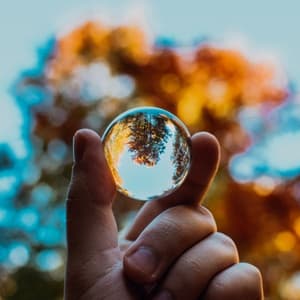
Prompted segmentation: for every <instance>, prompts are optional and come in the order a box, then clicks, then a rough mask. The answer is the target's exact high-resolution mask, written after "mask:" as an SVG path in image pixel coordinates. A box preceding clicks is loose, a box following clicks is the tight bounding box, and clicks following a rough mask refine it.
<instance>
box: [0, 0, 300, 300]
mask: <svg viewBox="0 0 300 300" xmlns="http://www.w3.org/2000/svg"><path fill="white" fill-rule="evenodd" d="M278 2H279V1H278ZM299 9H300V4H299V2H298V1H296V0H295V1H291V0H287V1H280V3H274V1H258V0H253V1H251V2H250V1H249V2H242V1H234V0H228V1H223V2H221V1H216V0H213V1H209V2H207V1H196V0H195V1H178V2H175V1H171V0H165V1H158V0H152V1H136V2H133V1H125V0H123V1H113V0H110V1H103V0H102V1H92V0H89V1H79V0H66V1H58V0H53V1H37V0H27V1H16V0H11V1H2V2H1V9H0V20H1V21H0V22H1V26H0V33H1V47H0V54H1V55H0V122H1V123H0V124H1V126H0V299H1V300H4V299H22V300H27V299H28V300H29V299H30V300H34V299H45V300H47V299H49V300H50V299H51V300H52V299H54V300H58V299H62V297H63V296H62V294H63V276H64V262H65V206H64V203H65V195H66V188H67V184H68V180H69V176H70V170H71V163H72V149H71V144H72V136H73V134H74V132H75V131H76V130H77V129H79V128H82V127H88V128H92V129H94V130H96V131H97V132H99V134H102V133H103V131H104V129H105V127H106V126H107V125H108V123H109V122H110V121H111V120H112V119H113V118H114V117H115V116H116V115H118V114H119V113H120V112H122V111H124V110H126V109H128V108H132V107H136V106H141V105H153V106H158V107H161V108H164V109H167V110H169V111H171V112H173V113H174V114H176V115H178V116H179V117H180V118H181V119H182V120H183V121H184V122H185V123H186V125H187V126H188V127H189V129H190V131H191V132H192V133H194V132H196V131H199V130H207V131H210V132H212V133H213V134H215V135H216V136H217V137H218V139H219V141H220V143H221V147H222V161H221V166H220V170H219V172H218V175H217V178H216V180H215V182H214V184H213V186H212V189H211V190H210V192H209V194H208V195H207V197H206V199H205V205H206V206H208V207H209V208H210V209H211V210H212V211H213V213H214V215H215V217H216V220H217V223H218V226H219V230H220V231H223V232H225V233H226V234H228V235H230V236H231V237H232V238H233V239H234V240H235V241H236V243H237V245H238V248H239V251H240V253H241V259H242V260H245V261H249V262H251V263H253V264H255V265H256V266H258V267H259V268H260V269H261V271H262V273H263V277H264V285H265V292H266V299H272V300H273V299H275V300H276V299H282V300H296V299H300V243H299V239H300V180H299V179H300V96H299V86H300V63H299V57H298V56H299V53H300V39H299V32H298V29H299V28H300V20H299V17H298V12H299ZM139 206H140V203H139V202H138V201H133V200H130V199H125V198H124V197H121V196H118V198H117V199H116V202H115V207H114V209H115V213H116V216H117V219H118V224H119V227H120V229H121V228H122V227H123V226H125V225H126V223H127V222H128V220H129V219H130V218H132V216H133V215H134V213H135V212H136V211H137V210H138V208H139Z"/></svg>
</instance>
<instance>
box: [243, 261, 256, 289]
mask: <svg viewBox="0 0 300 300" xmlns="http://www.w3.org/2000/svg"><path fill="white" fill-rule="evenodd" d="M239 265H240V266H241V268H242V269H243V271H244V274H245V276H246V277H247V280H248V281H249V282H252V283H253V285H254V286H255V285H257V286H262V276H261V273H260V270H259V269H258V268H257V267H255V266H253V265H251V264H248V263H240V264H239Z"/></svg>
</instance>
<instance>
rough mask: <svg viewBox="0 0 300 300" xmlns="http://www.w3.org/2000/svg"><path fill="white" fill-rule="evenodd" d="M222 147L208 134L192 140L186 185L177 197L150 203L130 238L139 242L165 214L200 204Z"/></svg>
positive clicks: (129, 235)
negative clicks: (137, 239)
mask: <svg viewBox="0 0 300 300" xmlns="http://www.w3.org/2000/svg"><path fill="white" fill-rule="evenodd" d="M219 161H220V146H219V142H218V141H217V139H216V138H215V137H214V136H213V135H211V134H210V133H207V132H201V133H196V134H195V135H193V137H192V165H191V169H190V172H189V174H188V176H187V178H186V180H185V182H184V183H183V185H182V186H181V187H180V188H179V189H178V190H177V191H176V192H174V193H173V194H171V195H169V196H167V197H165V198H162V199H159V200H154V201H149V202H147V203H146V204H145V205H144V206H143V207H142V209H141V210H140V212H139V213H138V215H137V217H136V219H135V221H134V223H133V225H132V226H131V228H130V230H129V232H128V233H127V235H126V239H128V240H135V239H136V238H137V237H138V235H139V234H140V233H141V232H142V231H143V229H144V228H145V227H146V226H147V225H148V224H149V223H150V222H151V221H152V220H153V219H154V218H155V217H156V216H157V215H159V214H160V213H161V212H162V211H164V210H166V209H168V208H169V207H172V206H175V205H179V204H198V203H199V201H200V200H201V199H202V198H203V196H204V194H205V192H206V191H207V189H208V187H209V185H210V183H211V181H212V179H213V177H214V175H215V173H216V171H217V168H218V165H219Z"/></svg>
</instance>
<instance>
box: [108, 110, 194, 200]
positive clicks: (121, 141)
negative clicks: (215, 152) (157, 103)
mask: <svg viewBox="0 0 300 300" xmlns="http://www.w3.org/2000/svg"><path fill="white" fill-rule="evenodd" d="M103 145H104V153H105V157H106V160H107V162H108V165H109V167H110V169H111V172H112V175H113V177H114V180H115V183H116V186H117V189H118V191H119V192H121V193H123V194H125V195H126V196H128V197H131V198H134V199H138V200H143V201H147V200H153V199H157V198H161V197H164V196H166V195H168V194H170V193H171V192H173V191H174V190H175V189H177V188H178V187H179V186H180V185H181V184H182V183H183V181H184V179H185V177H186V176H187V174H188V171H189V168H190V164H191V142H190V134H189V132H188V130H187V128H186V127H185V125H184V124H183V123H182V122H181V121H180V120H179V119H178V118H177V117H176V116H174V115H173V114H171V113H170V112H168V111H166V110H163V109H160V108H156V107H139V108H135V109H131V110H128V111H126V112H124V113H122V114H121V115H119V116H118V117H117V118H116V119H114V120H113V121H112V123H111V124H110V125H109V126H108V128H107V129H106V130H105V132H104V135H103Z"/></svg>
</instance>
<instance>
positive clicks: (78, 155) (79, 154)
mask: <svg viewBox="0 0 300 300" xmlns="http://www.w3.org/2000/svg"><path fill="white" fill-rule="evenodd" d="M85 144H86V143H85V138H84V136H83V135H82V134H80V132H76V133H75V135H74V137H73V160H74V162H76V163H78V162H80V161H81V160H82V158H83V154H84V151H85Z"/></svg>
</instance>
